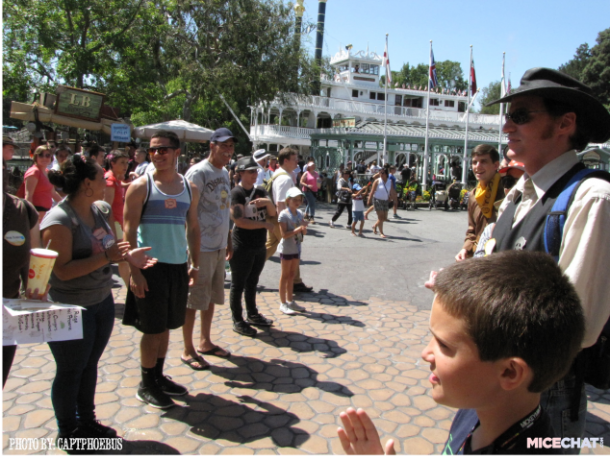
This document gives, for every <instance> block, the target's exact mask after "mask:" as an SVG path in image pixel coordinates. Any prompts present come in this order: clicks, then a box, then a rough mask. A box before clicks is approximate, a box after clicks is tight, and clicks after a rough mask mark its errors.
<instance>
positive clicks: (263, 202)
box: [250, 197, 272, 208]
mask: <svg viewBox="0 0 610 461" xmlns="http://www.w3.org/2000/svg"><path fill="white" fill-rule="evenodd" d="M271 203H272V202H271V200H269V199H268V198H266V197H261V198H257V199H254V200H252V201H251V202H250V205H254V206H256V208H262V207H264V206H267V205H269V204H271Z"/></svg>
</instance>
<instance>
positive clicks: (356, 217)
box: [352, 184, 365, 237]
mask: <svg viewBox="0 0 610 461" xmlns="http://www.w3.org/2000/svg"><path fill="white" fill-rule="evenodd" d="M352 190H354V191H355V192H356V193H355V194H352V235H353V236H354V237H356V223H357V222H358V221H360V230H359V231H358V237H364V234H363V233H362V228H363V227H364V209H365V207H364V200H363V199H362V192H363V189H362V186H361V185H360V184H354V186H353V187H352Z"/></svg>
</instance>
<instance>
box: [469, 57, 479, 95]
mask: <svg viewBox="0 0 610 461" xmlns="http://www.w3.org/2000/svg"><path fill="white" fill-rule="evenodd" d="M476 92H477V76H476V74H475V72H474V59H471V60H470V94H471V95H474V94H475V93H476Z"/></svg>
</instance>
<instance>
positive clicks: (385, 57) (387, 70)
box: [381, 37, 392, 83]
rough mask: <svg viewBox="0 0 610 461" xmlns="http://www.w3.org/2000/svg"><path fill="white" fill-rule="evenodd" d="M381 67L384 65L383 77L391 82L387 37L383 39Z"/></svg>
mask: <svg viewBox="0 0 610 461" xmlns="http://www.w3.org/2000/svg"><path fill="white" fill-rule="evenodd" d="M381 66H382V67H385V78H386V79H387V81H388V83H392V71H391V70H390V55H389V54H388V39H387V37H386V41H385V51H384V52H383V63H382V64H381Z"/></svg>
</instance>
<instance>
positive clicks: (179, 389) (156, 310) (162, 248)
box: [123, 131, 200, 408]
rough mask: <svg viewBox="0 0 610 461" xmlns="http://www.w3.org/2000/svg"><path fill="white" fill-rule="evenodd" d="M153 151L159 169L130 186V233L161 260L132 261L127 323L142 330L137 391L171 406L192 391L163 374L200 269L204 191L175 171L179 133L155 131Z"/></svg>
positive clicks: (126, 214) (127, 202)
mask: <svg viewBox="0 0 610 461" xmlns="http://www.w3.org/2000/svg"><path fill="white" fill-rule="evenodd" d="M148 151H149V154H150V157H151V159H152V162H153V164H154V166H155V170H154V172H151V173H147V174H145V175H143V176H141V177H139V178H138V179H136V180H135V181H134V182H133V183H132V184H131V186H130V187H129V189H128V190H127V195H126V197H125V210H124V227H125V239H126V240H127V241H129V242H130V243H131V244H132V245H134V248H135V247H136V246H137V242H140V243H142V244H144V243H145V244H146V245H147V246H150V247H152V249H151V250H150V254H151V256H152V257H155V258H157V259H158V263H157V264H156V265H155V266H153V267H154V268H155V270H150V269H146V270H140V269H138V268H136V267H133V266H131V281H130V286H129V289H128V292H127V299H126V301H125V314H124V318H123V323H124V324H125V325H133V326H135V327H136V328H137V329H138V330H139V331H141V332H142V333H143V335H142V341H141V344H140V353H141V360H142V382H141V383H140V388H139V389H138V391H137V394H136V397H137V398H138V400H140V401H142V402H144V403H147V404H149V405H150V406H152V407H155V408H169V407H171V406H173V405H174V402H173V400H172V399H171V398H170V397H169V396H170V395H184V394H186V393H187V392H188V391H187V389H186V388H185V387H184V386H181V385H180V384H177V383H175V382H173V381H172V380H171V379H169V377H167V376H164V375H163V365H164V361H165V355H166V354H167V348H168V345H169V330H171V329H175V328H180V327H182V325H183V324H184V319H185V313H186V303H187V294H188V285H189V281H190V280H193V279H194V278H196V276H197V271H198V270H199V239H200V234H199V221H198V220H197V203H198V202H199V191H198V189H197V187H196V186H195V185H194V184H193V183H191V182H189V181H188V180H187V179H185V178H184V177H183V176H182V175H180V174H178V172H177V171H176V161H177V159H178V157H179V155H180V141H179V139H178V136H176V134H175V133H173V132H171V131H159V132H157V133H155V134H154V135H153V136H152V139H151V140H150V147H149V149H148ZM185 227H186V234H185ZM189 254H190V256H191V266H190V267H189V266H188V263H187V261H188V259H189ZM151 269H152V268H151Z"/></svg>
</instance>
